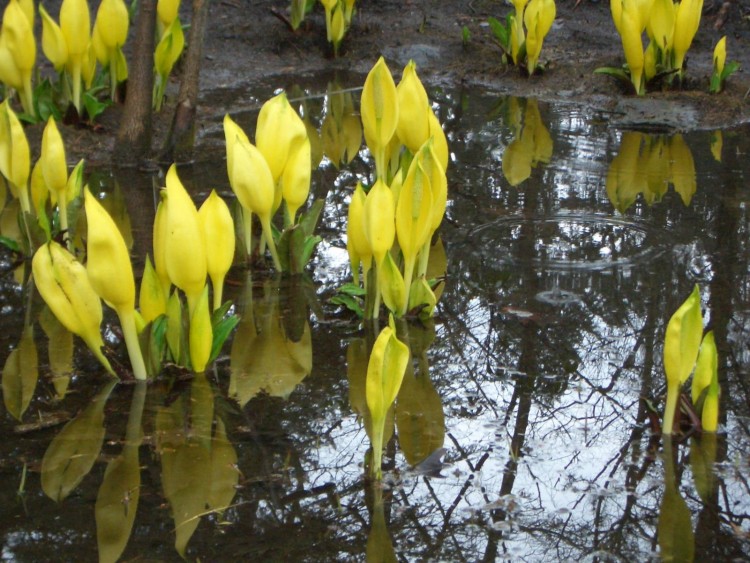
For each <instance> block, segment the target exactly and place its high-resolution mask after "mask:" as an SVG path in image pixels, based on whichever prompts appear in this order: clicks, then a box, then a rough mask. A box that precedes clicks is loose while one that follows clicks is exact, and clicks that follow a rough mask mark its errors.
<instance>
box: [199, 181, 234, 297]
mask: <svg viewBox="0 0 750 563" xmlns="http://www.w3.org/2000/svg"><path fill="white" fill-rule="evenodd" d="M198 218H199V219H200V221H201V224H202V226H203V234H204V236H205V237H206V257H207V259H208V263H207V270H208V275H209V276H210V277H211V286H212V287H213V289H214V304H213V308H214V310H216V309H218V308H219V307H220V306H221V301H222V292H223V290H224V277H225V276H226V275H227V272H228V271H229V268H231V267H232V262H233V261H234V221H233V220H232V214H231V212H230V211H229V207H227V204H226V203H225V202H224V200H223V199H222V198H221V197H219V194H217V193H216V190H211V194H210V195H209V196H208V198H207V199H206V201H204V202H203V205H201V207H200V209H199V210H198Z"/></svg>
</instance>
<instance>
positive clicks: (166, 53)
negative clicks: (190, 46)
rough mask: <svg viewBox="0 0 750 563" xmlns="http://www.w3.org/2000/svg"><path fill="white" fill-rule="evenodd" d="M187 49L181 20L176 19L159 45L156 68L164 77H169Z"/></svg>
mask: <svg viewBox="0 0 750 563" xmlns="http://www.w3.org/2000/svg"><path fill="white" fill-rule="evenodd" d="M184 48H185V34H184V33H183V31H182V24H181V23H180V19H179V18H177V19H175V20H174V21H173V22H172V23H171V24H170V26H169V27H168V28H167V29H166V30H165V31H164V35H162V37H161V40H160V41H159V44H158V45H157V46H156V50H155V51H154V67H155V68H156V72H158V73H159V75H160V76H162V77H167V76H169V73H170V72H172V67H173V66H174V64H175V63H176V62H177V59H179V58H180V55H181V54H182V50H183V49H184Z"/></svg>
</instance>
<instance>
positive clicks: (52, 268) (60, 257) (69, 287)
mask: <svg viewBox="0 0 750 563" xmlns="http://www.w3.org/2000/svg"><path fill="white" fill-rule="evenodd" d="M31 269H32V272H33V274H34V284H35V285H36V287H37V289H38V290H39V294H40V295H41V296H42V299H44V302H45V303H47V306H48V307H49V308H50V310H51V311H52V312H53V313H54V314H55V317H57V320H59V321H60V322H61V323H62V324H63V325H64V326H65V328H67V329H68V330H69V331H70V332H72V333H74V334H77V335H78V336H80V337H81V338H82V339H83V341H84V342H85V343H86V345H87V346H88V347H89V349H90V350H91V351H92V352H93V353H94V355H95V356H96V357H97V359H98V360H99V361H100V362H101V363H102V365H103V366H104V367H105V368H106V370H107V371H108V372H109V373H110V374H111V375H114V372H113V371H112V367H111V366H110V365H109V362H108V361H107V358H105V357H104V354H102V347H103V346H104V341H103V340H102V335H101V333H100V332H99V325H100V324H101V322H102V303H101V300H100V299H99V296H98V295H97V294H96V292H95V291H94V288H93V287H92V286H91V282H90V281H89V277H88V275H87V274H86V269H85V268H84V267H83V266H82V265H81V264H80V262H78V261H77V260H76V259H75V258H74V257H73V255H72V254H70V252H68V251H67V250H65V249H64V248H63V247H62V246H60V245H59V244H58V243H56V242H54V241H51V242H49V243H47V244H45V245H44V246H41V247H40V248H39V249H38V250H37V251H36V253H35V254H34V258H33V260H32V261H31Z"/></svg>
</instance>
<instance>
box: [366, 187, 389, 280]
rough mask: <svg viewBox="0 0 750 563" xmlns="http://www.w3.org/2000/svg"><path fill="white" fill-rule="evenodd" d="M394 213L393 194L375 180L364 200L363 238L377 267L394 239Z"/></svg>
mask: <svg viewBox="0 0 750 563" xmlns="http://www.w3.org/2000/svg"><path fill="white" fill-rule="evenodd" d="M395 213H396V208H395V204H394V201H393V193H392V192H391V190H390V188H389V187H388V186H386V185H385V182H383V181H382V180H377V181H376V182H375V185H374V186H373V187H372V188H370V192H369V193H368V194H367V198H366V199H365V205H364V214H363V219H364V220H363V224H364V231H365V237H367V242H368V243H369V245H370V248H371V249H372V254H373V256H375V263H376V265H378V266H380V264H381V262H382V261H383V258H384V257H385V253H386V252H388V251H390V249H391V247H392V246H393V241H394V240H395V238H396V222H395Z"/></svg>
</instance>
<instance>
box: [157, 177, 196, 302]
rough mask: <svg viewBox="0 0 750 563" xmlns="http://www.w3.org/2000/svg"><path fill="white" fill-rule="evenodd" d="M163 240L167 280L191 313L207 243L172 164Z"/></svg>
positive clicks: (168, 179) (168, 182)
mask: <svg viewBox="0 0 750 563" xmlns="http://www.w3.org/2000/svg"><path fill="white" fill-rule="evenodd" d="M166 183H167V189H166V196H167V200H166V205H167V207H166V220H167V221H166V223H167V225H166V231H167V233H166V240H165V247H164V261H165V264H166V267H167V273H168V274H169V279H170V280H171V281H172V283H173V284H174V285H176V286H177V287H179V288H180V289H181V290H182V291H184V292H185V295H186V296H187V298H188V306H189V308H190V312H191V314H192V312H193V310H194V308H195V303H196V301H197V299H198V297H199V296H200V294H201V292H202V291H203V287H204V286H205V285H206V273H207V260H206V245H205V244H206V243H205V240H204V235H203V231H202V228H201V224H200V220H199V219H198V210H197V209H196V208H195V204H194V203H193V200H192V199H191V198H190V195H189V194H188V193H187V191H186V190H185V187H184V186H183V185H182V182H181V181H180V178H179V177H178V176H177V167H176V166H175V165H174V164H173V165H172V166H171V167H170V168H169V171H168V172H167V182H166Z"/></svg>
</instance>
